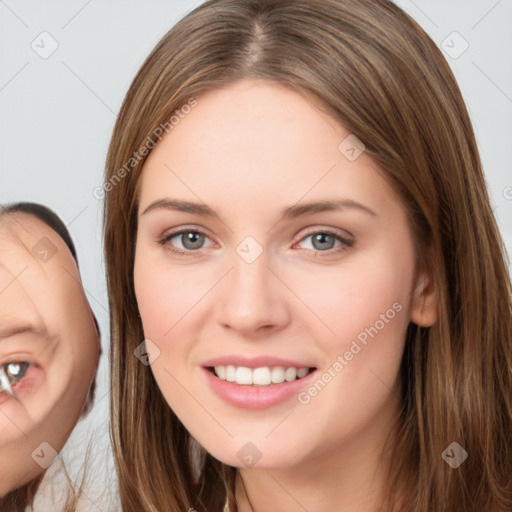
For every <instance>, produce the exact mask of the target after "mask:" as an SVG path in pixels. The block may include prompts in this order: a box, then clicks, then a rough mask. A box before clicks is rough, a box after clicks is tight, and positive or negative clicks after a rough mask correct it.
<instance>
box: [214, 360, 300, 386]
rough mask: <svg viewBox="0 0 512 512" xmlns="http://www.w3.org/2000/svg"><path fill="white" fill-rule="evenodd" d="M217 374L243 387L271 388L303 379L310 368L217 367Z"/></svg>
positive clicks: (222, 378)
mask: <svg viewBox="0 0 512 512" xmlns="http://www.w3.org/2000/svg"><path fill="white" fill-rule="evenodd" d="M214 369H215V374H216V375H217V377H219V379H221V380H225V381H227V382H236V383H237V384H241V385H252V384H254V385H256V386H270V385H271V384H281V383H282V382H284V381H285V380H286V381H287V382H291V381H293V380H296V379H301V378H302V377H305V376H306V375H307V374H308V373H309V368H293V367H291V368H285V367H284V366H274V367H272V368H270V367H269V366H262V367H260V368H254V369H251V368H247V367H246V366H233V365H228V366H215V368H214Z"/></svg>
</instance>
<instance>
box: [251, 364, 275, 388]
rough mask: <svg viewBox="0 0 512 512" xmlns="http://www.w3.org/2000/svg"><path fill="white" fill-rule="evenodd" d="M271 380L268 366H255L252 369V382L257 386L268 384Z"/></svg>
mask: <svg viewBox="0 0 512 512" xmlns="http://www.w3.org/2000/svg"><path fill="white" fill-rule="evenodd" d="M271 382H272V379H271V377H270V368H268V367H265V368H255V369H254V370H253V371H252V383H251V384H257V385H258V386H268V385H269V384H270V383H271Z"/></svg>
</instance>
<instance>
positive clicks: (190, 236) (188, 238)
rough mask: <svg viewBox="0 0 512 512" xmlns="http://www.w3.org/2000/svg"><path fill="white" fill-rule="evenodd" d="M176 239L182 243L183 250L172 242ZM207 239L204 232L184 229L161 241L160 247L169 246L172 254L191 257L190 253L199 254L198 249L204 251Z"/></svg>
mask: <svg viewBox="0 0 512 512" xmlns="http://www.w3.org/2000/svg"><path fill="white" fill-rule="evenodd" d="M174 238H178V240H180V241H181V245H182V246H183V249H180V248H179V247H176V246H175V244H174V243H172V242H171V240H173V239H174ZM207 238H208V237H207V236H206V234H205V233H203V232H202V231H198V230H196V229H182V230H180V231H175V232H174V233H169V234H168V235H166V236H164V238H162V239H161V240H159V241H158V243H159V244H160V245H168V246H169V250H170V251H171V252H172V253H175V254H179V255H182V256H189V255H190V253H192V252H197V250H198V249H203V244H204V242H205V239H207Z"/></svg>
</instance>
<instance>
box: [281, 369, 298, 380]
mask: <svg viewBox="0 0 512 512" xmlns="http://www.w3.org/2000/svg"><path fill="white" fill-rule="evenodd" d="M284 378H285V379H286V380H287V381H288V382H291V381H292V380H295V379H296V378H297V368H288V369H287V370H286V371H285V372H284Z"/></svg>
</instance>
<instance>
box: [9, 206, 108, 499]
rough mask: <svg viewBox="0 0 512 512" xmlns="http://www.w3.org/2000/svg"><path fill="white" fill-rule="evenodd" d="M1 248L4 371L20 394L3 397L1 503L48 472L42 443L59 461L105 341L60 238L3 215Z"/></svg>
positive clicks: (31, 220)
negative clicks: (45, 467)
mask: <svg viewBox="0 0 512 512" xmlns="http://www.w3.org/2000/svg"><path fill="white" fill-rule="evenodd" d="M41 241H43V242H41ZM0 243H1V246H2V252H1V254H0V364H1V365H2V366H3V367H4V369H5V370H6V372H7V374H9V375H10V377H11V379H12V382H11V385H12V392H13V394H14V396H11V395H10V394H8V393H7V392H2V393H0V431H1V432H2V435H1V437H0V497H1V496H4V495H5V494H7V493H8V492H10V491H12V490H14V489H16V488H18V487H20V486H21V485H23V484H25V483H27V482H28V481H30V480H32V479H33V478H35V477H36V476H37V475H39V474H40V473H42V472H43V470H44V468H43V466H42V464H46V462H47V461H48V460H50V459H49V457H50V456H51V451H50V450H49V449H48V448H46V449H45V447H46V445H44V446H43V448H38V447H39V446H40V445H41V443H48V444H49V445H50V446H51V447H52V448H53V450H55V451H56V452H57V453H58V452H59V451H60V450H61V449H62V447H63V446H64V444H65V442H66V440H67V439H68V437H69V435H70V433H71V431H72V430H73V428H74V426H75V424H76V422H77V421H78V419H79V417H80V413H81V411H82V408H83V406H84V403H85V400H86V397H87V393H88V391H89V387H90V385H91V382H92V379H93V377H94V373H95V371H96V367H97V363H98V352H99V339H98V333H97V331H96V327H95V325H94V321H93V317H92V312H91V309H90V307H89V304H88V302H87V298H86V296H85V293H84V290H83V288H82V285H81V281H80V276H79V273H78V268H77V266H76V263H75V261H74V259H73V256H72V254H71V253H70V251H69V249H68V247H67V246H66V244H65V243H64V241H63V240H62V239H61V238H60V236H59V235H58V234H57V233H56V232H54V231H53V230H52V229H51V228H50V227H48V226H47V225H46V224H45V223H44V222H42V221H40V220H39V219H37V218H36V217H33V216H31V215H27V214H24V213H15V214H4V215H2V216H1V217H0ZM38 243H39V245H36V244H38ZM34 248H35V249H34ZM33 249H34V252H35V254H34V253H33V252H32V250H33ZM45 251H48V252H46V254H45ZM53 251H55V253H54V254H53ZM52 254H53V255H52ZM37 255H39V257H37ZM49 255H51V257H48V256H49ZM47 257H48V259H47V260H46V261H43V260H45V259H46V258H47ZM27 363H28V364H27ZM13 364H14V366H12V365H13ZM17 365H20V366H17ZM20 368H21V369H22V372H21V373H20V374H18V376H17V377H16V378H14V376H13V375H14V373H16V370H19V369H20ZM34 452H35V455H34V457H33V456H32V454H33V453H34ZM38 460H40V461H41V464H38V463H37V461H38Z"/></svg>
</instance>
